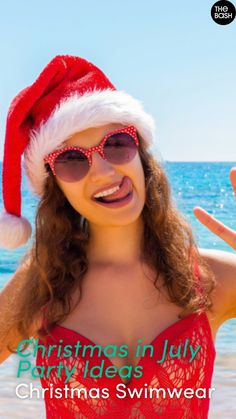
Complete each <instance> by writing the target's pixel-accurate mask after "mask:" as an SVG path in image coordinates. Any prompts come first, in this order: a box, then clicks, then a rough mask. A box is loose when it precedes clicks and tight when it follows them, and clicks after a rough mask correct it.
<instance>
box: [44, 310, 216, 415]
mask: <svg viewBox="0 0 236 419" xmlns="http://www.w3.org/2000/svg"><path fill="white" fill-rule="evenodd" d="M78 341H79V342H80V345H81V348H83V347H84V345H92V346H94V345H95V343H93V342H92V341H91V340H89V339H88V338H86V337H85V336H83V335H81V334H79V333H77V332H75V331H73V330H71V329H68V328H66V327H63V326H60V325H55V326H54V327H53V329H52V330H51V332H50V335H48V336H47V344H46V345H61V347H63V348H64V347H65V345H71V347H72V346H73V345H76V343H77V342H78ZM165 342H167V343H168V345H167V347H168V348H170V346H171V345H174V346H173V351H172V353H171V352H170V351H169V350H167V351H166V354H165V356H164V358H163V350H164V345H165ZM38 344H43V342H42V341H41V340H39V342H38ZM151 345H152V347H153V349H154V356H150V355H148V356H147V355H146V356H144V357H142V358H140V360H139V362H138V366H139V367H140V368H142V376H141V377H137V378H136V377H134V376H132V377H131V380H130V381H129V383H128V384H124V383H123V381H122V379H121V378H120V376H119V374H116V375H115V376H114V377H113V378H108V377H106V376H105V375H104V374H103V375H102V377H101V378H91V377H90V376H89V375H86V377H85V370H86V368H87V367H86V361H88V362H89V368H92V367H93V366H98V365H101V363H103V365H104V370H105V368H107V367H112V366H113V364H112V358H110V357H108V356H106V355H105V354H104V353H103V352H102V353H101V354H98V352H96V351H94V355H93V356H92V357H91V356H89V353H88V357H86V356H75V352H73V354H72V355H71V356H68V357H65V356H63V355H64V354H65V352H64V354H63V353H62V354H61V355H59V356H58V354H55V355H53V352H52V353H51V355H50V356H45V357H43V356H42V352H41V351H38V352H37V358H36V365H37V366H43V367H45V374H46V371H47V368H48V367H49V366H58V365H61V366H62V367H63V368H61V372H60V374H59V373H58V370H57V369H56V368H54V369H51V371H50V373H49V374H48V378H46V377H45V376H44V377H43V378H41V384H42V387H43V388H44V389H51V391H52V390H53V393H52V392H51V394H49V390H46V392H45V395H44V398H45V407H46V417H47V419H54V418H55V419H86V418H97V417H99V418H109V419H111V418H119V419H122V418H123V419H129V418H136V419H144V418H148V419H152V418H159V417H160V418H166V419H167V418H168V419H169V418H175V419H190V418H191V419H193V418H194V419H195V418H198V419H206V418H207V417H208V410H209V402H210V398H211V397H212V394H211V395H210V393H209V391H208V390H209V388H210V387H211V381H212V375H213V368H214V361H215V355H216V352H215V347H214V342H213V339H212V333H211V329H210V325H209V321H208V318H207V315H206V313H205V312H202V313H200V314H199V313H192V314H190V315H188V316H187V317H185V318H184V319H180V320H178V321H177V322H175V323H174V324H172V325H171V326H169V327H168V328H167V329H165V330H163V331H162V332H161V333H160V334H159V335H158V336H156V337H155V338H154V339H153V341H152V342H151ZM190 345H192V346H191V347H192V351H196V353H195V356H194V357H192V360H191V362H190V359H191V355H190ZM197 347H198V348H200V349H198V351H197ZM64 349H65V348H64ZM80 350H81V349H80ZM178 350H180V351H181V352H180V353H179V352H178ZM62 352H63V351H62ZM147 353H148V354H149V352H148V351H147ZM174 354H180V356H176V357H174V356H173V355H174ZM137 359H138V358H137ZM163 359H164V360H163ZM157 360H160V361H161V360H162V362H159V363H158V362H157ZM66 366H67V367H68V368H69V370H72V368H73V367H75V369H74V372H73V374H72V375H71V377H70V378H69V380H68V382H67V383H66V384H65V379H66V373H65V367H66ZM65 385H67V388H68V389H69V390H71V389H77V390H78V389H79V390H80V393H78V392H76V391H75V392H74V395H73V397H71V396H70V394H69V393H67V394H66V392H65V390H63V389H65ZM92 389H93V390H92ZM150 389H152V390H150ZM157 389H159V393H158V392H157ZM160 389H164V390H165V391H166V393H164V391H163V390H160ZM187 389H188V390H187ZM69 390H67V391H69ZM89 390H90V392H89ZM184 390H185V393H184ZM196 390H198V391H196ZM151 391H152V392H151ZM212 391H213V390H212ZM56 392H57V396H56V395H55V394H56ZM124 395H125V397H124V398H123V396H124ZM120 396H121V397H122V398H121V397H120Z"/></svg>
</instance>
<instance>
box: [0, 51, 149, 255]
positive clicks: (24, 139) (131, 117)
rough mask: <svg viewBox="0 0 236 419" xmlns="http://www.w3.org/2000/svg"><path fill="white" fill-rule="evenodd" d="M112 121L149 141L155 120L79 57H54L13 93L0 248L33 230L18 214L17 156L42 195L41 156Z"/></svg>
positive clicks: (13, 245)
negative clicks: (23, 86)
mask: <svg viewBox="0 0 236 419" xmlns="http://www.w3.org/2000/svg"><path fill="white" fill-rule="evenodd" d="M116 122H118V123H121V124H132V125H135V126H136V128H137V130H138V132H139V133H140V135H141V136H142V137H143V139H144V141H146V142H147V143H148V144H151V143H152V141H153V138H154V131H155V124H154V121H153V118H152V117H151V116H150V115H149V114H147V113H146V112H145V111H144V109H143V107H142V104H141V103H140V102H139V101H138V100H136V99H134V98H133V97H131V96H130V95H129V94H127V93H126V92H124V91H118V90H117V89H116V88H115V87H114V85H113V84H112V83H111V82H110V81H109V80H108V78H107V77H106V76H105V74H104V73H103V72H102V71H101V70H100V69H99V68H98V67H96V66H95V65H93V64H92V63H90V62H88V61H86V60H85V59H83V58H80V57H75V56H69V55H58V56H56V57H55V58H53V59H52V60H51V61H50V63H49V64H48V65H47V66H46V67H45V68H44V70H43V71H42V72H41V74H40V75H39V77H38V78H37V79H36V81H35V82H34V83H33V84H32V85H31V86H29V87H26V88H25V89H24V90H22V91H21V92H19V93H18V94H17V95H16V97H15V98H14V99H13V101H12V102H11V104H10V107H9V111H8V116H7V123H6V134H5V145H4V159H3V171H2V193H3V203H4V210H3V212H2V213H1V214H0V246H2V247H5V248H7V249H15V248H17V247H19V246H22V245H24V244H25V243H26V242H27V241H28V239H29V238H30V236H31V232H32V228H31V225H30V223H29V221H28V220H27V219H26V218H25V217H23V216H22V215H21V156H23V157H24V168H25V172H26V175H27V177H28V178H29V182H30V187H31V189H32V191H33V192H34V193H35V194H36V195H37V196H39V197H41V196H42V194H43V189H44V183H45V180H46V177H47V176H48V173H47V172H46V169H45V165H44V161H43V159H44V157H45V156H46V155H47V154H49V153H51V152H52V151H54V150H55V149H58V148H60V147H61V146H63V142H64V141H65V140H66V139H67V138H68V137H69V136H70V135H72V134H74V133H75V132H79V131H82V130H85V129H87V128H90V127H98V126H101V125H105V124H108V123H116Z"/></svg>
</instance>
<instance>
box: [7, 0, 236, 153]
mask: <svg viewBox="0 0 236 419" xmlns="http://www.w3.org/2000/svg"><path fill="white" fill-rule="evenodd" d="M213 3H214V1H207V0H204V1H203V0H202V1H198V2H191V1H187V0H186V1H185V0H183V1H181V2H176V1H168V2H163V1H157V0H156V1H148V0H147V1H142V2H141V1H140V2H138V1H137V0H136V1H134V0H130V1H128V0H126V1H125V0H119V1H117V2H111V1H103V0H99V1H94V0H91V1H89V2H87V3H86V2H85V1H78V0H77V1H72V0H67V1H66V2H61V3H60V2H59V1H54V0H52V1H50V2H46V1H45V0H41V1H40V2H33V3H32V2H31V1H23V2H18V1H9V2H8V3H6V2H4V4H1V14H0V35H1V40H2V42H1V43H0V51H1V57H2V60H1V62H2V65H1V77H0V160H1V159H2V154H3V142H4V133H5V121H6V116H7V110H8V106H9V104H10V101H11V100H12V98H13V97H14V96H15V95H16V94H17V93H18V92H19V91H20V90H21V89H23V88H24V87H26V86H28V85H30V84H31V83H32V82H33V81H34V80H35V78H36V77H37V76H38V74H39V73H40V72H41V70H42V69H43V68H44V66H45V65H46V64H47V63H48V62H49V61H50V60H51V59H52V58H53V57H54V56H55V55H57V54H72V55H78V56H81V57H84V58H86V59H88V60H89V61H92V62H93V63H94V64H96V65H97V66H98V67H100V68H101V69H102V70H103V71H104V72H105V73H106V75H107V76H108V77H109V78H110V80H111V81H112V82H113V84H115V86H116V87H117V88H118V89H122V90H126V91H127V92H128V93H130V94H131V95H133V96H134V97H135V98H137V99H139V100H141V101H142V102H143V105H144V107H145V109H146V110H147V111H148V112H150V113H152V114H153V116H154V118H155V121H156V125H157V146H156V147H157V148H158V150H159V152H160V153H161V155H162V156H163V158H164V159H165V160H169V161H236V128H235V111H236V106H235V105H236V83H235V73H236V19H235V21H234V22H232V23H231V24H230V25H227V26H220V25H217V24H216V23H215V22H214V21H213V20H212V19H211V16H210V10H211V7H212V5H213ZM234 4H235V3H234ZM3 40H4V41H3Z"/></svg>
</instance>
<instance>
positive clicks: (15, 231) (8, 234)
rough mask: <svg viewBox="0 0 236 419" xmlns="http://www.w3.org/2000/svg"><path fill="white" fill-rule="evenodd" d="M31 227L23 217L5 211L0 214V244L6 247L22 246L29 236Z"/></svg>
mask: <svg viewBox="0 0 236 419" xmlns="http://www.w3.org/2000/svg"><path fill="white" fill-rule="evenodd" d="M31 233H32V228H31V225H30V223H29V221H28V220H27V219H26V218H24V217H17V216H16V215H12V214H9V213H7V212H6V211H4V212H2V213H1V214H0V246H1V247H5V248H6V249H10V250H11V249H16V248H17V247H19V246H23V245H24V244H25V243H26V242H27V241H28V240H29V238H30V236H31Z"/></svg>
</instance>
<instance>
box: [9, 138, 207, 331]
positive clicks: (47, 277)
mask: <svg viewBox="0 0 236 419" xmlns="http://www.w3.org/2000/svg"><path fill="white" fill-rule="evenodd" d="M139 139H140V147H139V154H140V158H141V162H142V165H143V170H144V175H145V186H146V201H145V205H144V208H143V211H142V214H141V216H142V217H143V223H144V234H143V238H142V242H141V249H142V255H143V261H144V262H145V263H147V264H148V265H149V266H150V267H152V268H153V269H154V272H156V273H157V275H156V279H155V282H154V284H155V286H156V288H158V286H157V281H158V277H159V274H160V273H161V274H162V275H163V278H164V280H165V283H164V286H165V287H166V290H167V295H168V296H169V299H170V301H171V302H173V303H175V304H177V305H179V306H180V307H182V308H183V310H182V312H181V313H180V315H179V317H180V318H182V317H184V316H185V315H186V314H189V313H191V312H196V311H201V310H206V309H211V307H212V301H211V299H210V294H211V292H212V290H213V289H214V286H215V278H214V274H213V272H212V271H211V269H210V268H209V266H208V265H207V264H206V262H205V261H204V260H203V258H202V257H201V256H200V254H199V251H198V249H197V245H196V243H195V241H194V238H193V233H192V229H191V227H190V225H189V224H188V222H187V220H186V219H185V217H184V216H183V215H182V214H181V213H180V212H179V211H178V209H177V207H176V205H175V202H174V200H173V199H172V195H171V188H170V185H169V182H168V179H167V176H166V173H165V169H164V167H163V164H162V163H161V161H157V158H156V157H155V156H154V155H153V154H152V153H151V152H150V149H149V148H148V147H147V145H146V143H145V142H144V141H143V139H142V138H141V137H140V136H139ZM47 170H48V177H47V179H46V181H45V187H44V195H43V197H42V198H41V200H40V201H39V203H38V207H37V211H36V222H35V235H34V238H33V239H34V240H33V245H32V247H31V248H30V250H29V251H28V252H27V253H26V254H25V256H24V257H23V259H22V263H23V262H25V261H26V260H29V261H30V263H29V267H28V270H27V272H26V275H27V277H28V278H27V280H26V286H25V289H24V290H23V292H22V295H21V302H20V304H19V307H18V310H17V312H16V320H15V321H16V326H17V328H18V330H19V332H20V333H21V335H22V338H26V337H29V330H30V325H31V324H32V320H34V319H35V318H36V316H37V313H41V312H42V309H43V308H44V307H46V306H47V311H46V312H45V316H44V318H45V324H44V326H45V328H46V330H50V328H51V327H52V326H53V324H55V323H57V322H62V321H63V320H64V319H65V318H66V317H67V315H68V314H69V313H70V312H71V310H72V299H71V296H72V294H73V291H74V290H75V289H78V290H79V298H78V300H77V301H76V305H77V304H79V301H80V298H81V295H82V282H83V277H84V275H85V274H86V272H87V270H88V265H89V260H88V259H87V254H86V246H87V244H88V242H89V223H88V222H87V220H86V219H84V218H83V217H82V216H81V215H80V214H79V213H78V212H77V211H76V210H75V209H74V208H73V207H72V206H71V205H70V203H69V202H68V200H67V199H66V197H65V196H64V194H63V192H62V191H61V189H60V188H59V186H58V185H57V183H56V181H55V178H54V176H53V174H52V173H51V170H50V168H49V166H47ZM194 260H195V261H196V263H197V264H198V267H199V269H200V271H201V274H202V275H201V284H200V285H201V289H202V292H199V286H198V285H199V283H198V282H197V280H196V275H195V274H194ZM35 336H36V337H43V330H42V329H39V330H38V331H37V332H36V333H35Z"/></svg>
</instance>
